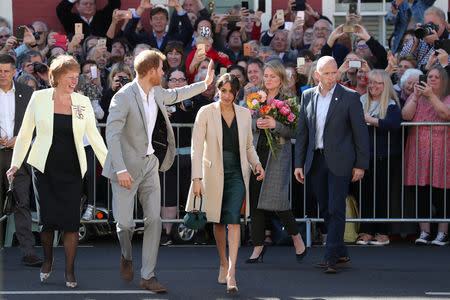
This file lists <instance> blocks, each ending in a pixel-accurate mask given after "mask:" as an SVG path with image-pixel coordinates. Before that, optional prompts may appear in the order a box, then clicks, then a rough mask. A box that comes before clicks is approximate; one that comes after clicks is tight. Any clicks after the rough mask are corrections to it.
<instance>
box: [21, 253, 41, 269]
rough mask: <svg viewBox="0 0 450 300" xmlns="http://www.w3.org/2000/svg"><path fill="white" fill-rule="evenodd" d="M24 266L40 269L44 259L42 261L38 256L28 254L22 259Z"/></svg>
mask: <svg viewBox="0 0 450 300" xmlns="http://www.w3.org/2000/svg"><path fill="white" fill-rule="evenodd" d="M21 261H22V264H24V265H25V266H29V267H40V266H42V263H43V261H42V259H40V258H39V257H38V256H37V255H36V254H28V255H25V256H23V257H22V260H21Z"/></svg>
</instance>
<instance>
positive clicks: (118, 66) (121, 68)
mask: <svg viewBox="0 0 450 300" xmlns="http://www.w3.org/2000/svg"><path fill="white" fill-rule="evenodd" d="M119 72H124V73H127V75H128V76H129V77H130V80H131V81H133V79H134V76H133V71H131V68H130V67H129V66H128V65H127V64H126V63H124V62H123V61H121V62H118V63H115V64H113V65H112V66H111V70H110V71H109V75H108V84H109V87H112V86H113V84H114V76H116V74H117V73H119Z"/></svg>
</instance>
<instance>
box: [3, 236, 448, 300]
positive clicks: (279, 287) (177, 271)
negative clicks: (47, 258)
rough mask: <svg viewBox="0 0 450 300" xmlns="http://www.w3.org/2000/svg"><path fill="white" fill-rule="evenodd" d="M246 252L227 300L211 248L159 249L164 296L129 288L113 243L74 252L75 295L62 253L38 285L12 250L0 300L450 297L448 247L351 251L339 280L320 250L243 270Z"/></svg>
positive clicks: (287, 252)
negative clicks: (323, 267)
mask: <svg viewBox="0 0 450 300" xmlns="http://www.w3.org/2000/svg"><path fill="white" fill-rule="evenodd" d="M140 243H141V241H136V243H135V247H134V263H135V278H136V277H137V278H139V270H138V269H139V267H140V261H141V258H140V247H139V245H140ZM38 251H39V252H40V251H41V249H38ZM250 251H251V249H250V248H248V247H243V248H241V249H240V252H239V259H238V262H239V263H238V273H237V274H238V275H237V280H238V287H239V292H238V293H237V294H235V295H227V294H226V293H225V286H222V285H219V284H217V281H216V280H217V274H218V259H217V256H216V249H215V248H214V247H213V246H171V247H162V248H161V249H160V254H159V260H158V265H157V276H158V279H159V280H160V282H161V283H163V284H164V285H166V287H167V288H168V289H169V293H168V294H166V295H153V294H150V293H145V292H142V291H141V290H140V289H139V281H138V280H137V279H135V280H134V281H133V282H132V283H130V284H126V283H124V282H123V281H122V280H121V279H120V277H119V257H120V252H119V248H118V243H117V242H116V241H114V240H112V239H111V240H103V241H100V242H96V243H95V244H91V245H84V246H82V247H80V248H79V251H78V256H77V271H76V275H77V279H78V282H79V288H78V289H76V290H68V289H67V288H65V287H64V251H63V248H61V247H58V248H57V249H56V256H55V264H54V271H53V273H52V275H51V277H50V279H49V280H48V282H47V283H45V284H41V283H40V282H39V272H38V269H36V268H28V267H23V266H21V265H20V255H19V250H18V249H17V248H6V249H3V250H2V251H1V252H0V253H1V256H2V258H1V264H2V265H1V273H0V276H1V284H2V285H1V292H0V293H1V294H0V299H50V300H53V299H202V300H206V299H344V298H345V299H362V298H365V299H372V298H378V299H386V298H390V299H399V298H400V299H419V298H421V299H423V298H432V299H450V276H449V275H450V272H449V271H450V247H441V248H432V247H415V246H413V245H411V244H408V243H395V244H392V245H391V246H388V247H383V248H374V247H355V246H352V247H351V249H350V254H351V257H352V266H351V267H350V268H347V269H344V270H342V272H341V273H340V274H337V275H326V274H323V273H322V272H321V271H320V270H319V269H316V268H315V267H314V263H316V262H319V261H321V257H322V255H323V252H324V248H323V247H314V248H312V249H309V253H308V255H307V256H306V258H305V260H304V262H303V263H302V264H297V263H296V262H295V259H294V251H293V248H291V247H271V248H269V249H268V251H267V253H266V256H265V260H264V263H263V264H258V265H246V264H244V261H245V259H246V258H247V256H248V255H249V253H250Z"/></svg>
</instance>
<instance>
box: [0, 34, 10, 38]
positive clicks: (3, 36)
mask: <svg viewBox="0 0 450 300" xmlns="http://www.w3.org/2000/svg"><path fill="white" fill-rule="evenodd" d="M10 36H11V35H10V34H5V35H0V39H3V38H9V37H10Z"/></svg>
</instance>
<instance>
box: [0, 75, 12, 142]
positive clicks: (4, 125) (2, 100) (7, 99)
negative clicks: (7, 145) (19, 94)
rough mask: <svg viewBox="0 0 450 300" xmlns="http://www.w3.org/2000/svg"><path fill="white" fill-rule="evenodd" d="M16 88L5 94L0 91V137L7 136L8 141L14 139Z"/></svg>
mask: <svg viewBox="0 0 450 300" xmlns="http://www.w3.org/2000/svg"><path fill="white" fill-rule="evenodd" d="M15 93H16V87H15V85H14V82H13V85H12V88H11V89H10V90H9V91H7V92H6V93H5V92H4V91H3V90H2V89H0V127H1V129H0V137H2V138H4V137H5V136H8V140H10V139H12V138H13V137H14V118H15V111H16V97H15Z"/></svg>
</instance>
